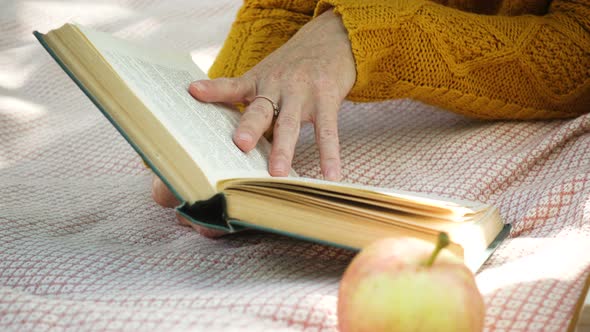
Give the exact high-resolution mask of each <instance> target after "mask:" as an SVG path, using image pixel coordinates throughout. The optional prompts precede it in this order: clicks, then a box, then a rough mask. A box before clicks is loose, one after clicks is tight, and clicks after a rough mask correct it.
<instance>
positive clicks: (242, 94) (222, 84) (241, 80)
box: [188, 77, 256, 103]
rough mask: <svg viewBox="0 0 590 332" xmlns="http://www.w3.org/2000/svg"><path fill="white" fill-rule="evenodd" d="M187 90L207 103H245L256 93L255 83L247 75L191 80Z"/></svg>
mask: <svg viewBox="0 0 590 332" xmlns="http://www.w3.org/2000/svg"><path fill="white" fill-rule="evenodd" d="M188 91H189V92H190V94H191V95H192V96H193V97H195V98H196V99H198V100H200V101H203V102H207V103H216V102H221V103H247V102H248V101H250V100H252V98H254V96H255V94H256V83H255V82H254V80H252V79H249V78H247V77H237V78H216V79H213V80H200V81H195V82H192V83H191V84H190V86H189V88H188Z"/></svg>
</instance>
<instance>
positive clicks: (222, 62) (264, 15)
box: [209, 0, 317, 78]
mask: <svg viewBox="0 0 590 332" xmlns="http://www.w3.org/2000/svg"><path fill="white" fill-rule="evenodd" d="M316 5H317V0H245V1H244V5H243V6H242V8H241V9H240V10H239V12H238V15H237V18H236V20H235V21H234V23H233V25H232V28H231V31H230V33H229V36H228V37H227V38H226V40H225V43H224V45H223V47H222V48H221V51H220V53H219V55H218V56H217V58H216V60H215V62H214V63H213V65H212V67H211V68H210V69H209V76H210V77H211V78H216V77H236V76H240V75H242V74H244V73H245V72H246V71H248V70H249V69H250V68H252V67H254V65H256V64H257V63H258V62H260V61H261V60H262V59H264V58H265V57H266V56H267V55H268V54H270V53H271V52H272V51H274V50H275V49H277V48H279V47H280V46H281V45H283V44H284V43H285V42H286V41H287V40H289V38H291V37H292V36H293V35H294V34H295V33H296V32H297V31H298V30H299V29H300V28H301V27H302V26H303V25H304V24H305V23H307V22H309V21H310V20H311V19H312V17H313V13H314V9H315V8H316Z"/></svg>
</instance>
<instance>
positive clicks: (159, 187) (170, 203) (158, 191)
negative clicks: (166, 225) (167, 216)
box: [152, 175, 180, 208]
mask: <svg viewBox="0 0 590 332" xmlns="http://www.w3.org/2000/svg"><path fill="white" fill-rule="evenodd" d="M152 197H153V199H154V201H155V202H156V203H158V204H160V205H161V206H163V207H168V208H172V207H175V206H178V204H180V202H179V201H178V200H177V199H176V197H174V195H173V194H172V192H170V190H169V189H168V187H166V185H165V184H164V182H162V180H160V178H159V177H157V176H156V175H154V176H153V177H152Z"/></svg>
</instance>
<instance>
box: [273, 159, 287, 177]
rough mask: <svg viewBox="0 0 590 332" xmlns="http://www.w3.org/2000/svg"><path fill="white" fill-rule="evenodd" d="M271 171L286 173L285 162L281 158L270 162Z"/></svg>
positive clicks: (279, 173)
mask: <svg viewBox="0 0 590 332" xmlns="http://www.w3.org/2000/svg"><path fill="white" fill-rule="evenodd" d="M271 171H272V173H273V174H277V175H282V174H285V173H287V163H286V162H285V161H283V160H277V161H275V162H273V163H272V165H271Z"/></svg>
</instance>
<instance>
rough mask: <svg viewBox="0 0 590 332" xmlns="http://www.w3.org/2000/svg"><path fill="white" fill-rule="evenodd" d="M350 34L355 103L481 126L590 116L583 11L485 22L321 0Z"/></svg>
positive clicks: (567, 8) (588, 21)
mask: <svg viewBox="0 0 590 332" xmlns="http://www.w3.org/2000/svg"><path fill="white" fill-rule="evenodd" d="M332 7H334V10H335V11H336V12H337V13H338V14H340V15H341V16H342V20H343V23H344V25H345V27H346V28H347V30H348V34H349V38H350V41H351V45H352V49H353V54H354V57H355V62H356V69H357V81H356V83H355V86H354V87H353V89H352V91H351V92H350V94H349V96H348V97H349V99H352V100H355V101H376V100H384V99H392V98H414V99H417V100H421V101H423V102H426V103H429V104H433V105H437V106H440V107H443V108H445V109H448V110H451V111H454V112H457V113H461V114H465V115H469V116H474V117H479V118H491V119H530V118H537V119H542V118H559V117H570V116H575V115H578V114H582V113H585V112H589V111H590V1H588V0H577V1H576V0H572V1H567V0H555V1H553V3H552V5H551V7H550V9H549V13H548V14H546V15H544V16H532V15H522V16H514V17H508V16H484V15H477V14H473V13H467V12H463V11H460V10H457V9H453V8H449V7H445V6H443V5H440V4H437V3H434V2H431V1H425V0H367V1H356V0H320V2H319V4H318V7H317V10H316V15H317V14H319V13H321V12H323V11H325V10H327V9H329V8H332Z"/></svg>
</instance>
